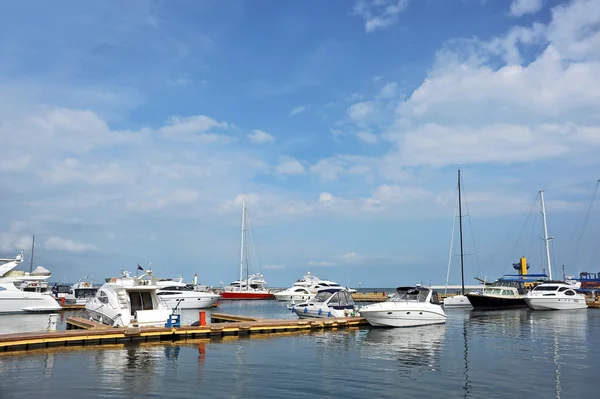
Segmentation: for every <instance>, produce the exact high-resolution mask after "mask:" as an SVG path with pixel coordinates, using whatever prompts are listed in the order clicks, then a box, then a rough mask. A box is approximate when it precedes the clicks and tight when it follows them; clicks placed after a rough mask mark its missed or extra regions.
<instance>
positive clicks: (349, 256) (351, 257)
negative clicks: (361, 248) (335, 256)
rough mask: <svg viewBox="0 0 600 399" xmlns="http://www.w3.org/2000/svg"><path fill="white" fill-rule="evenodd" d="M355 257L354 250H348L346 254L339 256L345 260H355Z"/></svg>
mask: <svg viewBox="0 0 600 399" xmlns="http://www.w3.org/2000/svg"><path fill="white" fill-rule="evenodd" d="M356 257H357V255H356V252H348V253H346V254H343V255H341V256H340V258H342V259H344V260H346V261H351V260H355V259H356Z"/></svg>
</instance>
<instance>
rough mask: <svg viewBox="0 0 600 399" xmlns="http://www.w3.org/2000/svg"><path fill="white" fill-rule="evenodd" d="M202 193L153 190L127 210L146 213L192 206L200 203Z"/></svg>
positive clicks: (128, 206)
mask: <svg viewBox="0 0 600 399" xmlns="http://www.w3.org/2000/svg"><path fill="white" fill-rule="evenodd" d="M199 199H200V193H199V192H198V191H196V190H191V189H187V188H183V189H177V190H174V191H172V192H167V193H165V192H163V191H162V190H153V191H151V192H150V193H148V195H146V196H144V199H143V200H141V201H130V202H128V204H127V208H128V209H130V210H132V211H138V212H145V211H153V210H159V209H165V208H167V207H170V206H181V205H191V204H195V203H196V202H198V200H199Z"/></svg>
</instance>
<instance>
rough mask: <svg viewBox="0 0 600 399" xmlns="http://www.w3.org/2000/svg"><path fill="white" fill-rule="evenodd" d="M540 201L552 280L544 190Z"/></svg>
mask: <svg viewBox="0 0 600 399" xmlns="http://www.w3.org/2000/svg"><path fill="white" fill-rule="evenodd" d="M540 201H541V202H542V221H543V223H544V243H545V244H546V262H547V263H548V277H550V280H552V265H551V264H550V240H551V239H552V237H548V225H547V224H546V204H544V190H540Z"/></svg>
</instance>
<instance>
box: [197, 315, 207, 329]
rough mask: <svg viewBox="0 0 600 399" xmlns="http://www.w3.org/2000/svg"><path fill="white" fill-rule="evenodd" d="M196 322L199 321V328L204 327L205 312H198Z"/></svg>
mask: <svg viewBox="0 0 600 399" xmlns="http://www.w3.org/2000/svg"><path fill="white" fill-rule="evenodd" d="M198 320H199V324H200V325H201V326H205V325H206V312H205V311H201V312H200V315H199V318H198Z"/></svg>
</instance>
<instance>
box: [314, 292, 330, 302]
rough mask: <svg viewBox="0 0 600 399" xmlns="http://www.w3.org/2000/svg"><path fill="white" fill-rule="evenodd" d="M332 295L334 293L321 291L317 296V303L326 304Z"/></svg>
mask: <svg viewBox="0 0 600 399" xmlns="http://www.w3.org/2000/svg"><path fill="white" fill-rule="evenodd" d="M331 295H333V293H332V292H328V291H321V292H319V293H318V294H317V295H316V296H315V302H325V301H326V300H328V299H329V297H330V296H331Z"/></svg>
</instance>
